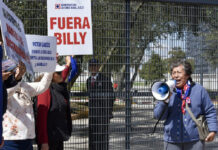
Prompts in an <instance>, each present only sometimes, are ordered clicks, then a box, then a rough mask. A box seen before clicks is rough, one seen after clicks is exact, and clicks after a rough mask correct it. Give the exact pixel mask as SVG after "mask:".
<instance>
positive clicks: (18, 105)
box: [2, 64, 53, 150]
mask: <svg viewBox="0 0 218 150" xmlns="http://www.w3.org/2000/svg"><path fill="white" fill-rule="evenodd" d="M16 72H21V73H20V75H19V76H18V78H19V79H21V78H22V76H23V75H24V73H25V72H26V68H25V65H24V64H23V67H22V68H21V70H20V68H18V69H16ZM52 75H53V73H44V76H43V78H42V79H41V80H40V82H23V81H21V82H19V83H18V84H17V85H16V86H14V87H12V88H9V89H7V93H8V104H7V110H6V113H5V114H4V116H3V119H4V120H3V137H4V140H5V142H4V146H3V148H2V150H33V146H32V139H34V138H35V119H34V113H33V102H32V98H33V97H34V96H37V95H39V94H41V93H42V92H44V91H45V90H47V89H48V87H49V85H50V83H51V80H52Z"/></svg>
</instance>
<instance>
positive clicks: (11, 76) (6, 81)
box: [0, 29, 23, 148]
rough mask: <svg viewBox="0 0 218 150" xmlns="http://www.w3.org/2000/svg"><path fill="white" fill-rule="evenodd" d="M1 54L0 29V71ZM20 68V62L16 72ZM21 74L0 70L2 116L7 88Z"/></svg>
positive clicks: (0, 65)
mask: <svg viewBox="0 0 218 150" xmlns="http://www.w3.org/2000/svg"><path fill="white" fill-rule="evenodd" d="M2 54H3V40H2V34H1V29H0V59H1V64H0V67H1V70H2ZM22 67H23V64H22V62H20V63H19V64H18V70H22ZM21 74H22V72H20V71H17V72H16V73H14V72H13V70H12V71H4V70H2V72H0V79H1V81H3V83H2V84H1V87H0V89H3V90H2V93H1V96H0V98H1V102H2V101H3V102H2V108H3V110H2V112H1V114H2V116H3V114H4V113H5V112H6V109H7V98H8V95H7V90H6V89H7V88H11V87H13V86H15V85H17V83H18V82H19V81H20V80H21V78H19V76H20V75H21ZM1 126H2V123H1ZM1 130H2V127H1ZM1 134H2V131H1ZM3 140H4V138H2V141H1V142H0V143H1V145H0V148H1V147H2V146H3V143H4V142H3Z"/></svg>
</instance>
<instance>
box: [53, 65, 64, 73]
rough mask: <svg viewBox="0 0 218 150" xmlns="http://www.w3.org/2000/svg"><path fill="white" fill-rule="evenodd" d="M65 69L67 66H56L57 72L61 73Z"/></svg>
mask: <svg viewBox="0 0 218 150" xmlns="http://www.w3.org/2000/svg"><path fill="white" fill-rule="evenodd" d="M64 69H65V66H60V65H59V64H56V68H55V72H61V71H63V70H64Z"/></svg>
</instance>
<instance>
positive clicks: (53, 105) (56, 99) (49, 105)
mask: <svg viewBox="0 0 218 150" xmlns="http://www.w3.org/2000/svg"><path fill="white" fill-rule="evenodd" d="M70 60H71V59H70V57H69V56H67V57H66V66H60V65H58V64H57V65H56V69H55V72H54V74H53V78H52V83H51V85H50V87H49V89H48V90H47V91H45V92H44V93H42V94H40V95H39V96H38V97H37V99H38V101H37V113H36V114H37V115H36V129H37V130H36V134H37V145H38V149H39V150H48V149H49V150H63V142H64V141H67V140H68V139H69V138H70V136H71V132H72V120H71V113H70V102H69V98H70V97H69V93H68V91H67V84H66V83H65V79H66V78H67V75H68V72H69V67H70V63H71V62H70Z"/></svg>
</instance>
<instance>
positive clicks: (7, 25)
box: [0, 0, 33, 74]
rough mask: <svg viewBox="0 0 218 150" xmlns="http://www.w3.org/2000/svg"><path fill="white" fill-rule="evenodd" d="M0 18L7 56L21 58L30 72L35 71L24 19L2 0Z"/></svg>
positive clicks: (17, 60)
mask: <svg viewBox="0 0 218 150" xmlns="http://www.w3.org/2000/svg"><path fill="white" fill-rule="evenodd" d="M0 20H1V29H2V35H3V42H4V47H5V50H6V53H7V56H8V57H10V58H12V59H13V60H15V61H16V62H19V60H21V61H22V62H23V63H24V64H25V66H26V70H27V72H29V73H31V74H32V73H33V68H32V66H31V64H30V56H29V51H28V48H27V43H26V37H25V32H24V27H23V23H22V21H21V20H20V19H19V18H18V17H17V16H16V15H15V14H14V13H13V12H12V11H11V10H10V9H9V8H8V7H7V6H6V5H5V4H4V3H3V2H2V0H0Z"/></svg>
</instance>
